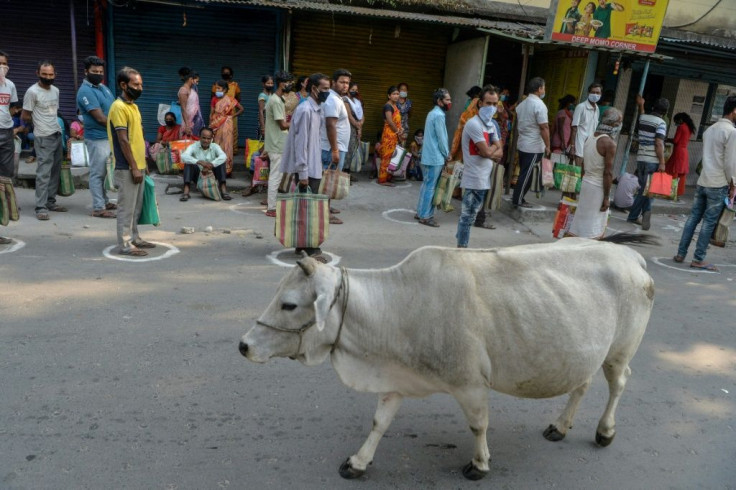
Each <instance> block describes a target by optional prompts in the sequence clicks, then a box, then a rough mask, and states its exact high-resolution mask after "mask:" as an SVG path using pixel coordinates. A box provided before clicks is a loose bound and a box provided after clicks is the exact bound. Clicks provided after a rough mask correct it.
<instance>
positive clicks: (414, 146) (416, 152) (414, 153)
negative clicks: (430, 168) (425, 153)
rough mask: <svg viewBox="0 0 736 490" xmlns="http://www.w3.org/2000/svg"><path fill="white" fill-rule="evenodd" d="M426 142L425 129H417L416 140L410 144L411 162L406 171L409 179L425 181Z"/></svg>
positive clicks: (415, 132)
mask: <svg viewBox="0 0 736 490" xmlns="http://www.w3.org/2000/svg"><path fill="white" fill-rule="evenodd" d="M423 144H424V130H423V129H417V130H416V131H414V141H412V142H411V145H410V146H409V152H411V157H412V158H411V162H409V169H408V170H407V171H406V175H407V177H408V178H409V180H418V181H420V182H421V181H423V180H424V176H423V175H422V166H421V165H420V164H421V163H422V145H423Z"/></svg>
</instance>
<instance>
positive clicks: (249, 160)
mask: <svg viewBox="0 0 736 490" xmlns="http://www.w3.org/2000/svg"><path fill="white" fill-rule="evenodd" d="M262 150H263V140H252V139H248V138H246V140H245V168H247V169H249V170H253V154H254V153H255V152H257V151H262Z"/></svg>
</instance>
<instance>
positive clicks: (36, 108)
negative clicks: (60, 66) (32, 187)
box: [21, 61, 67, 221]
mask: <svg viewBox="0 0 736 490" xmlns="http://www.w3.org/2000/svg"><path fill="white" fill-rule="evenodd" d="M36 75H37V76H38V83H34V84H33V85H31V86H30V87H29V88H28V90H27V91H26V94H25V96H24V97H23V113H22V114H21V117H22V118H23V120H24V121H26V122H33V127H34V130H33V134H34V135H35V140H34V144H33V146H34V148H35V150H36V160H37V162H38V167H37V168H36V218H37V219H39V220H41V221H47V220H48V219H49V211H56V212H64V211H66V210H67V209H66V208H65V207H63V206H59V205H58V204H56V191H57V190H58V188H59V176H60V175H61V160H62V157H63V149H62V148H63V146H62V138H61V127H60V126H59V121H58V120H57V118H56V113H57V111H58V110H59V89H58V88H56V87H54V79H55V78H56V70H55V69H54V65H53V64H52V63H51V62H50V61H42V62H40V63H39V64H38V69H37V70H36Z"/></svg>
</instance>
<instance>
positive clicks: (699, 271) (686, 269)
mask: <svg viewBox="0 0 736 490" xmlns="http://www.w3.org/2000/svg"><path fill="white" fill-rule="evenodd" d="M662 260H672V259H671V258H668V257H652V262H654V263H655V264H657V265H660V266H662V267H666V268H668V269H674V270H676V271H680V272H689V273H695V274H720V272H716V271H707V270H705V269H695V268H693V267H690V266H684V267H677V266H674V265H669V264H664V263H662ZM714 265H715V266H716V267H718V268H719V269H720V268H723V267H736V264H714Z"/></svg>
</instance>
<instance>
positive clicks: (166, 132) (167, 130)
mask: <svg viewBox="0 0 736 490" xmlns="http://www.w3.org/2000/svg"><path fill="white" fill-rule="evenodd" d="M164 121H165V123H166V124H165V125H163V126H159V127H158V133H157V134H156V142H155V143H154V144H152V145H151V146H150V148H149V150H148V154H149V156H150V157H151V160H153V161H154V162H155V161H156V158H157V157H158V154H159V153H161V152H162V151H165V150H168V148H169V142H170V141H176V140H178V139H179V138H180V137H181V126H180V125H179V124H176V114H174V113H173V112H167V113H166V114H165V115H164Z"/></svg>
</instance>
